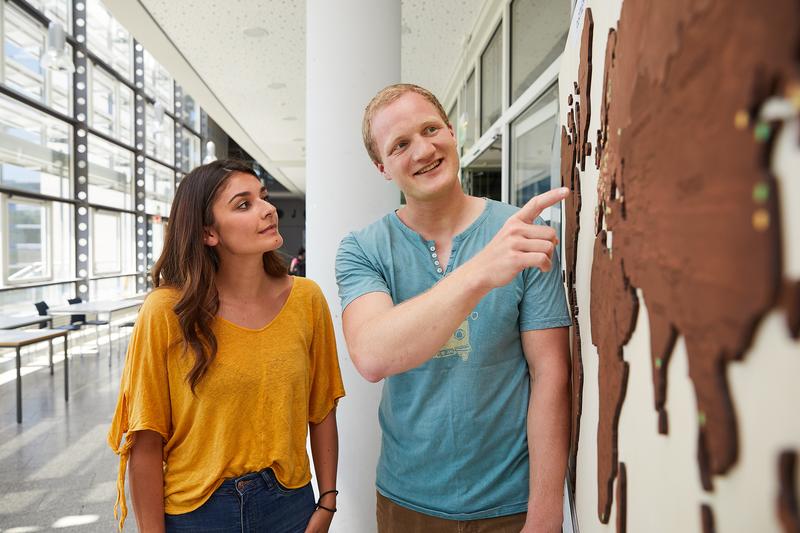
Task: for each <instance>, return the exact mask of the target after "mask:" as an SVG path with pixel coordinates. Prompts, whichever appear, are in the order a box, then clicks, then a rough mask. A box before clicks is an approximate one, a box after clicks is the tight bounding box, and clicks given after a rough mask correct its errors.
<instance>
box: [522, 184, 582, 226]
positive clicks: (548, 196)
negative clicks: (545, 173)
mask: <svg viewBox="0 0 800 533" xmlns="http://www.w3.org/2000/svg"><path fill="white" fill-rule="evenodd" d="M567 196H569V188H567V187H559V188H558V189H553V190H551V191H547V192H545V193H542V194H540V195H538V196H534V197H533V198H531V199H530V200H528V203H526V204H525V205H523V206H522V207H521V208H520V210H519V211H517V212H516V213H515V214H514V215H513V216H515V217H517V218H518V219H520V220H522V221H524V222H528V223H532V222H533V221H534V220H536V217H538V216H539V215H541V214H542V211H544V210H545V209H547V208H548V207H550V206H551V205H555V204H557V203H558V202H560V201H561V200H563V199H564V198H566V197H567Z"/></svg>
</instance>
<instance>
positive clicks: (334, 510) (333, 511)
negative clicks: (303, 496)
mask: <svg viewBox="0 0 800 533" xmlns="http://www.w3.org/2000/svg"><path fill="white" fill-rule="evenodd" d="M317 509H325V510H326V511H328V512H329V513H335V512H336V507H334V508H333V509H331V508H330V507H325V506H324V505H320V504H317Z"/></svg>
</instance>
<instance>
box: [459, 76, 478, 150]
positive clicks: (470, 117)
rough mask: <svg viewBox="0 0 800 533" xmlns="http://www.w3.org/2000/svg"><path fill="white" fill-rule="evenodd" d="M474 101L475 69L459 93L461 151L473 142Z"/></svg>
mask: <svg viewBox="0 0 800 533" xmlns="http://www.w3.org/2000/svg"><path fill="white" fill-rule="evenodd" d="M476 107H477V105H476V103H475V71H472V73H471V74H470V75H469V77H468V78H467V83H466V84H464V89H463V90H462V93H461V116H460V117H459V123H458V126H459V132H460V137H461V138H460V139H459V141H460V142H459V144H460V145H461V153H462V154H463V153H464V150H468V149H470V148H472V145H473V144H475V139H476V135H475V130H476V121H477V117H478V112H477V109H476Z"/></svg>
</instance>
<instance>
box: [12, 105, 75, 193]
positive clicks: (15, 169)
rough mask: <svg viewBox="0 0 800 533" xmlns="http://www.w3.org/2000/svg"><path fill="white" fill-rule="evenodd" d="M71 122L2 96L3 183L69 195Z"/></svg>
mask: <svg viewBox="0 0 800 533" xmlns="http://www.w3.org/2000/svg"><path fill="white" fill-rule="evenodd" d="M71 138H72V126H70V125H68V124H66V123H64V122H61V121H59V120H56V119H54V118H52V117H50V116H49V115H46V114H44V113H41V112H39V111H37V110H35V109H33V108H30V107H27V106H25V105H22V104H20V103H19V102H17V101H15V100H12V99H10V98H7V97H5V96H0V165H1V166H0V184H2V186H3V187H8V188H13V189H22V190H25V191H31V192H37V193H41V194H47V195H50V196H56V197H60V198H69V197H70V195H71V194H70V193H71V187H70V185H71V183H70V176H71V172H70V168H71V165H70V154H71V148H70V146H71V144H72V143H71Z"/></svg>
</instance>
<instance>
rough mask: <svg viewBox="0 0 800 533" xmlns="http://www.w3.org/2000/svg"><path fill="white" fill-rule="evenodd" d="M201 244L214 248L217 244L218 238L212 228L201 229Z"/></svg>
mask: <svg viewBox="0 0 800 533" xmlns="http://www.w3.org/2000/svg"><path fill="white" fill-rule="evenodd" d="M203 244H205V245H206V246H216V245H217V244H219V236H218V235H217V232H216V231H214V228H212V227H210V226H206V227H204V228H203Z"/></svg>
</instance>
